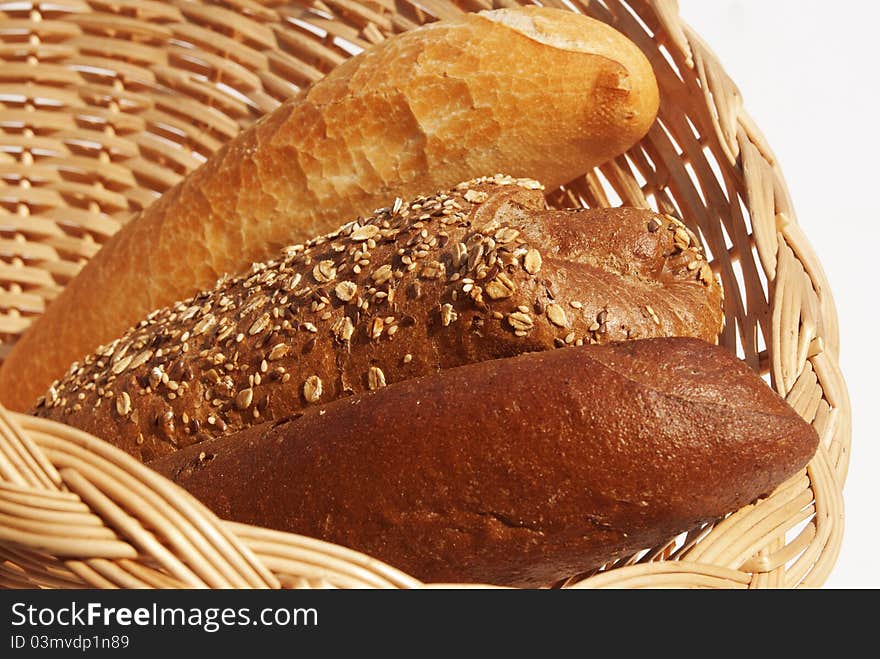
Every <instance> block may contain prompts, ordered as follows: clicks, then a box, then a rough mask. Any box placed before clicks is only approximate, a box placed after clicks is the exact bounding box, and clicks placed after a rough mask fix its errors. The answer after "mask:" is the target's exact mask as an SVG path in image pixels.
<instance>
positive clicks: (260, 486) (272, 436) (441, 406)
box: [151, 339, 818, 586]
mask: <svg viewBox="0 0 880 659" xmlns="http://www.w3.org/2000/svg"><path fill="white" fill-rule="evenodd" d="M817 444H818V437H817V435H816V433H815V431H814V430H813V428H812V427H811V426H810V425H809V424H807V423H806V422H804V421H803V420H802V419H801V418H800V417H799V416H798V415H797V414H796V413H795V412H794V410H792V409H791V408H790V407H789V406H788V405H787V404H786V403H785V402H784V401H783V400H782V399H781V398H779V397H778V396H777V395H776V394H775V393H774V392H773V391H772V390H771V389H770V388H769V387H767V386H766V385H765V384H764V382H763V381H762V380H761V379H760V378H759V377H758V376H756V375H755V374H754V373H753V372H751V371H750V370H749V369H748V368H747V367H746V366H745V365H744V364H743V363H742V362H740V361H739V360H737V359H736V358H735V357H733V356H732V355H730V354H729V353H728V352H726V351H725V350H724V349H722V348H718V347H716V346H712V345H709V344H707V343H704V342H701V341H697V340H693V339H651V340H643V341H630V342H626V343H621V344H614V345H610V346H583V347H580V348H570V349H564V350H555V351H549V352H544V353H536V354H530V355H523V356H519V357H513V358H509V359H503V360H495V361H490V362H483V363H480V364H474V365H468V366H463V367H461V368H457V369H452V370H449V371H445V372H443V373H441V374H439V375H435V376H433V377H425V378H419V379H415V380H408V381H406V382H401V383H398V384H395V385H393V386H389V387H387V388H386V389H385V390H383V391H380V392H374V393H368V394H363V395H359V396H355V397H352V398H348V399H344V400H339V401H336V402H334V403H330V404H328V405H326V406H323V407H321V408H313V409H310V410H306V411H304V412H303V413H302V414H299V415H297V416H296V417H295V418H293V419H291V420H289V421H286V422H283V423H280V424H275V425H271V424H266V425H264V426H261V427H255V428H251V429H250V430H248V431H245V432H243V433H241V434H239V435H235V436H227V437H223V438H219V439H217V440H213V441H211V442H208V443H206V444H204V445H202V446H201V447H192V448H191V449H187V450H184V451H181V452H179V453H176V454H174V455H171V456H168V457H166V458H163V459H162V460H159V461H157V462H155V463H152V464H151V466H152V467H153V468H155V469H156V470H157V471H159V472H160V473H162V474H164V475H166V476H168V477H169V478H171V479H172V480H175V481H176V482H177V483H178V484H180V485H182V486H183V487H184V488H185V489H187V490H189V491H190V492H191V493H192V494H194V495H195V496H196V497H198V498H199V499H201V500H202V501H203V502H204V503H206V504H207V505H208V506H209V507H210V508H211V509H212V510H214V511H215V512H216V513H217V514H218V515H219V516H220V517H222V518H225V519H232V520H237V521H240V522H245V523H249V524H256V525H259V526H267V527H271V528H278V529H283V530H286V531H292V532H297V533H302V534H305V535H309V536H314V537H317V538H322V539H324V540H328V541H331V542H336V543H339V544H343V545H346V546H349V547H353V548H355V549H358V550H360V551H364V552H367V553H368V554H370V555H372V556H375V557H377V558H379V559H382V560H384V561H386V562H388V563H390V564H392V565H395V566H396V567H399V568H401V569H403V570H405V571H407V572H409V573H411V574H413V575H414V576H416V577H419V578H421V579H423V580H425V581H429V582H460V581H475V582H487V583H493V584H500V585H515V586H545V585H549V584H552V583H554V582H557V581H559V580H560V579H564V578H567V577H571V576H573V575H576V574H579V573H581V572H584V571H587V570H591V569H594V568H597V567H599V566H601V565H604V564H606V563H608V562H610V561H612V560H615V559H618V558H621V557H623V556H627V555H629V554H631V553H634V552H636V551H639V550H642V549H645V548H648V547H655V546H658V545H659V544H661V543H663V542H666V541H667V540H670V539H671V538H673V537H674V536H675V535H676V534H678V533H680V532H683V531H687V530H690V529H693V528H696V527H697V526H698V525H699V524H701V523H703V522H708V521H712V520H715V519H717V518H719V517H722V516H723V515H725V514H727V513H729V512H732V511H734V510H738V509H739V508H741V507H742V506H745V505H747V504H749V503H751V502H752V501H754V500H755V499H757V498H759V497H761V496H764V495H767V494H769V493H770V492H771V491H772V490H773V489H775V488H776V487H777V486H778V485H779V484H781V483H782V482H784V481H785V480H786V479H788V478H789V477H791V476H792V475H794V474H795V473H796V472H797V471H798V470H799V469H802V468H803V467H804V466H805V465H806V464H807V462H808V461H809V459H810V457H811V456H812V455H813V453H814V452H815V450H816V447H817Z"/></svg>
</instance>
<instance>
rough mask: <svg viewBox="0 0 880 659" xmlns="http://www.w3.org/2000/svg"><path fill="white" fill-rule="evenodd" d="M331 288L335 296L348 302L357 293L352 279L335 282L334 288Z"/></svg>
mask: <svg viewBox="0 0 880 659" xmlns="http://www.w3.org/2000/svg"><path fill="white" fill-rule="evenodd" d="M333 290H334V292H335V293H336V297H338V298H339V299H340V300H342V301H343V302H349V301H351V299H352V298H353V297H354V296H355V295H356V294H357V284H355V283H354V282H353V281H343V282H339V283H338V284H336V288H334V289H333Z"/></svg>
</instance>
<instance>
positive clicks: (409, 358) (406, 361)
mask: <svg viewBox="0 0 880 659" xmlns="http://www.w3.org/2000/svg"><path fill="white" fill-rule="evenodd" d="M411 361H412V355H411V354H409V353H406V354H405V355H404V356H403V363H404V364H409V363H410V362H411Z"/></svg>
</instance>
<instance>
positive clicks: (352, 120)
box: [0, 7, 658, 410]
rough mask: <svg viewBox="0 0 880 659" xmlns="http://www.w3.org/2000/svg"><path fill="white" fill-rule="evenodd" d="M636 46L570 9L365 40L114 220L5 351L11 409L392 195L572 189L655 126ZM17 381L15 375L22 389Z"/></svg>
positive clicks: (500, 15)
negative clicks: (140, 207) (154, 322)
mask: <svg viewBox="0 0 880 659" xmlns="http://www.w3.org/2000/svg"><path fill="white" fill-rule="evenodd" d="M657 106H658V92H657V85H656V81H655V79H654V76H653V72H652V70H651V66H650V64H649V62H648V60H647V59H646V58H645V56H644V55H643V54H642V53H641V51H639V49H638V48H637V47H636V46H635V45H634V44H632V43H631V42H630V41H629V40H627V39H626V38H625V37H624V36H623V35H621V34H620V33H618V32H616V31H615V30H613V29H612V28H610V27H608V26H607V25H605V24H603V23H601V22H598V21H595V20H592V19H589V18H586V17H584V16H580V15H577V14H572V13H571V12H567V11H561V10H554V9H545V8H537V7H531V8H523V9H509V10H508V9H503V10H497V11H491V12H483V13H480V14H464V15H462V16H460V17H458V18H455V19H452V20H449V21H443V22H438V23H434V24H431V25H427V26H424V27H421V28H418V29H416V30H413V31H411V32H408V33H405V34H401V35H399V36H396V37H394V38H391V39H389V40H388V41H386V42H384V43H382V44H379V45H377V46H375V47H373V48H371V49H369V50H368V51H365V52H364V53H362V54H361V55H360V56H358V57H355V58H353V59H351V60H349V61H348V62H346V63H344V64H342V65H341V66H339V67H338V68H337V69H336V70H334V71H333V72H332V73H330V74H329V75H328V76H327V77H326V78H324V79H323V80H321V81H319V82H318V83H316V84H315V85H314V86H312V87H311V88H310V89H308V90H306V91H305V92H304V93H303V94H301V95H299V96H297V97H296V98H294V99H291V100H290V101H288V102H287V103H285V104H284V105H283V106H281V107H280V108H279V109H278V110H276V111H275V112H273V113H272V114H270V115H268V116H266V117H265V118H264V119H262V120H260V121H259V122H257V123H256V124H255V125H254V126H253V127H251V128H250V129H248V130H246V131H244V132H243V133H241V134H240V135H239V136H238V137H237V138H236V139H234V140H233V141H232V142H230V143H229V144H227V145H226V146H224V147H223V148H222V149H221V150H220V151H219V152H218V153H217V154H215V155H214V156H213V157H211V158H210V159H209V160H208V161H207V162H206V163H205V164H204V165H203V166H202V167H200V168H199V169H198V170H196V171H195V172H193V173H192V174H191V175H189V176H188V177H187V178H185V179H184V180H183V181H181V183H179V184H178V185H177V186H175V187H174V188H172V189H171V190H169V191H168V192H167V193H166V194H165V195H164V196H163V197H162V198H161V199H159V200H158V201H157V202H156V203H155V204H153V205H152V206H150V207H149V208H147V209H146V210H144V211H143V212H142V213H141V214H140V215H139V216H137V217H135V218H134V219H132V221H131V222H130V223H129V224H128V225H126V226H125V227H123V228H122V229H121V230H120V231H119V233H118V234H117V235H116V236H115V237H114V238H113V239H112V240H111V241H110V242H108V243H107V245H106V246H105V247H104V248H103V249H102V250H101V251H100V252H99V253H98V254H97V255H96V257H95V258H94V259H93V260H92V261H91V262H90V263H89V264H88V265H86V267H84V268H83V270H82V272H81V273H80V274H79V276H78V277H77V278H75V279H74V280H73V281H72V282H71V283H70V284H69V285H68V286H67V289H66V290H65V291H64V292H63V293H62V294H61V295H60V296H59V297H58V298H57V299H56V300H55V301H54V302H53V303H52V305H50V307H49V308H48V309H47V311H46V313H45V314H44V315H43V316H42V317H41V318H39V319H38V320H37V321H36V322H35V323H34V325H33V326H32V327H31V328H30V330H29V331H28V332H27V333H26V335H25V336H24V337H22V339H21V340H20V341H19V343H18V344H17V345H16V346H15V347H14V348H13V350H12V351H11V352H10V354H9V356H8V358H7V360H6V362H5V364H4V367H3V369H2V371H0V400H2V401H3V402H4V403H5V404H6V405H7V406H9V407H12V408H14V409H18V410H22V409H25V408H27V407H29V406H30V405H32V404H33V402H34V401H35V400H36V398H37V396H39V394H41V393H43V392H44V391H45V390H46V388H47V387H48V385H49V384H50V383H51V381H52V380H53V379H54V378H56V377H59V376H60V375H62V374H63V373H64V371H65V369H67V367H68V366H69V365H70V364H71V362H73V361H74V360H76V359H79V358H81V357H83V356H84V355H86V354H87V353H89V352H90V351H92V350H94V349H95V348H96V347H97V346H98V345H100V344H101V343H104V342H106V341H108V340H112V339H113V338H115V337H116V336H118V335H119V334H121V333H122V332H123V331H124V330H125V329H126V328H127V327H128V326H130V325H131V324H133V323H135V322H137V321H138V320H139V319H140V318H142V317H143V316H144V315H146V314H147V313H148V312H149V311H151V310H152V309H155V308H157V307H160V306H163V305H166V304H169V303H171V302H173V301H175V300H179V299H182V298H185V297H187V296H188V295H191V294H193V293H194V292H196V291H198V290H200V289H203V288H207V287H210V286H211V284H212V283H213V282H214V281H215V280H216V279H217V278H218V277H219V276H221V275H223V274H226V273H237V272H239V271H241V270H242V269H244V268H246V267H247V266H248V265H249V264H250V263H252V262H255V261H261V260H264V259H266V258H267V257H269V256H270V255H272V254H275V253H277V251H278V250H279V249H280V248H281V247H283V246H284V245H287V244H291V243H296V242H302V241H304V240H305V239H307V238H309V237H312V236H314V235H319V234H321V233H325V232H327V231H329V230H332V229H333V228H335V227H337V226H339V225H341V224H342V223H343V222H344V221H346V220H349V219H352V218H354V217H355V216H357V215H359V214H363V215H366V214H368V213H370V212H371V211H372V210H373V209H374V208H376V207H378V206H380V205H381V204H382V203H384V202H385V200H387V199H388V198H389V197H390V198H394V196H396V195H399V196H401V197H412V196H415V195H417V194H421V193H428V192H431V191H434V190H438V189H444V188H448V187H451V186H452V185H454V184H455V183H457V182H459V181H462V180H467V179H469V178H473V177H475V176H480V175H484V174H491V173H494V172H497V171H506V172H510V173H512V174H513V175H514V176H530V177H537V178H540V179H541V180H543V181H545V182H547V183H548V184H549V185H551V186H556V185H559V184H562V183H564V182H566V181H569V180H571V179H573V178H575V177H577V176H579V175H581V174H583V173H585V172H586V171H588V170H589V169H590V168H592V167H593V166H595V165H598V164H600V163H601V162H603V161H606V160H608V159H610V158H612V157H614V156H615V155H617V154H619V153H621V152H623V151H625V150H626V149H627V148H628V147H630V146H631V145H632V144H634V143H635V142H636V141H637V140H639V139H640V138H641V137H642V136H643V135H644V134H645V133H646V132H647V130H648V129H649V127H650V125H651V124H652V123H653V121H654V118H655V115H656V111H657ZM22 374H27V375H26V377H24V378H22Z"/></svg>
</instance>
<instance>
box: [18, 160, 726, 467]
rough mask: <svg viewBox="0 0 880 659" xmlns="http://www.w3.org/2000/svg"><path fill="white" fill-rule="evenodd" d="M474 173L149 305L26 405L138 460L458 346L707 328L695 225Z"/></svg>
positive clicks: (710, 278) (713, 310) (502, 351)
mask: <svg viewBox="0 0 880 659" xmlns="http://www.w3.org/2000/svg"><path fill="white" fill-rule="evenodd" d="M540 188H541V186H540V185H539V184H538V183H536V182H535V181H531V180H517V179H512V178H509V177H495V178H491V179H479V180H476V181H473V182H470V183H464V184H461V185H459V186H458V187H457V188H456V189H454V190H451V191H448V192H443V193H439V194H437V195H434V196H432V197H419V198H417V199H415V200H414V201H413V202H412V203H403V202H402V201H397V202H395V204H394V205H393V206H392V207H390V208H386V209H383V210H381V211H380V212H378V213H377V214H376V215H374V216H373V217H372V218H370V219H369V220H363V221H361V222H354V223H350V224H348V225H346V226H344V227H343V228H342V229H341V230H339V231H338V232H336V233H334V234H330V235H328V236H324V237H322V238H319V239H316V240H314V241H312V242H310V243H309V244H307V245H306V246H295V247H291V248H288V249H287V250H286V252H285V253H283V254H282V255H281V258H280V259H278V260H276V261H272V262H269V263H266V264H257V265H254V266H253V268H252V270H251V272H250V273H248V274H247V275H244V276H242V277H238V278H232V279H228V278H227V279H224V280H221V281H220V282H219V283H218V284H217V286H216V287H215V288H214V289H213V290H210V291H205V292H203V293H200V294H199V295H197V296H195V297H194V298H191V299H189V300H187V301H184V302H180V303H177V304H176V305H173V306H171V307H166V308H164V309H162V310H159V311H157V312H154V313H153V314H151V315H150V316H149V317H148V318H147V319H146V320H144V321H143V322H141V323H140V324H139V325H138V326H136V327H134V328H132V329H131V330H129V331H128V332H127V333H125V334H124V335H123V336H122V337H121V338H120V339H118V340H116V341H114V342H112V343H111V344H109V345H107V346H105V347H103V348H101V349H100V350H98V352H97V353H95V354H94V355H91V356H89V357H87V358H86V359H85V360H84V361H83V362H82V363H81V364H74V366H73V367H72V368H71V369H70V371H69V373H68V374H67V375H66V376H65V377H64V378H62V379H61V381H59V382H56V383H55V384H54V385H53V386H52V387H51V389H50V391H49V393H48V394H47V395H46V396H45V397H44V398H42V399H41V400H40V401H39V403H38V405H37V407H36V410H35V412H36V414H37V415H39V416H43V417H46V418H51V419H55V420H57V421H61V422H63V423H67V424H69V425H72V426H76V427H78V428H81V429H83V430H85V431H87V432H90V433H92V434H94V435H96V436H98V437H101V438H103V439H106V440H108V441H110V442H112V443H114V444H116V445H117V446H119V447H120V448H122V449H124V450H126V451H128V452H130V453H132V454H134V455H136V456H138V457H140V458H141V459H142V460H144V461H146V460H150V459H153V458H155V457H157V456H159V455H162V454H164V453H169V452H172V451H174V450H176V449H177V448H179V447H182V446H186V445H188V444H192V443H197V442H200V441H204V440H205V439H208V438H210V437H213V436H217V435H220V434H224V433H228V432H232V431H234V430H238V429H241V428H244V427H247V426H249V425H253V424H255V423H261V422H262V421H270V420H273V419H278V418H284V417H285V416H287V415H289V414H291V413H294V412H297V411H299V410H301V409H302V408H304V407H305V406H308V405H309V404H313V403H316V402H327V401H329V400H334V399H336V398H340V397H343V396H347V395H350V394H352V393H360V392H363V391H365V390H368V389H375V388H378V387H381V386H384V385H385V384H390V383H392V382H397V381H399V380H403V379H407V378H412V377H416V376H420V375H425V374H428V373H433V372H436V371H438V370H441V369H446V368H451V367H455V366H460V365H462V364H466V363H471V362H477V361H483V360H487V359H495V358H499V357H507V356H511V355H515V354H519V353H522V352H533V351H540V350H548V349H551V348H554V347H559V346H564V345H576V344H583V343H608V342H610V341H616V340H624V339H632V338H639V337H649V336H676V335H677V336H695V337H699V338H703V339H705V340H707V341H715V339H716V337H717V336H718V333H719V332H720V330H721V324H722V322H723V315H722V304H721V289H720V286H719V285H718V283H717V281H716V279H715V277H714V275H713V274H712V271H711V269H710V268H709V266H708V264H707V263H706V261H705V260H704V256H703V254H702V252H701V251H700V248H699V246H698V243H697V240H696V238H695V237H694V236H693V235H692V234H690V232H688V231H687V230H686V229H684V228H683V227H684V225H682V224H681V223H680V222H678V221H676V220H674V219H673V218H670V217H665V216H660V215H657V214H656V213H652V212H650V211H644V210H637V209H616V210H608V209H601V210H595V211H586V212H576V211H548V210H546V209H545V206H544V198H543V195H542V193H541V190H540Z"/></svg>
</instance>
